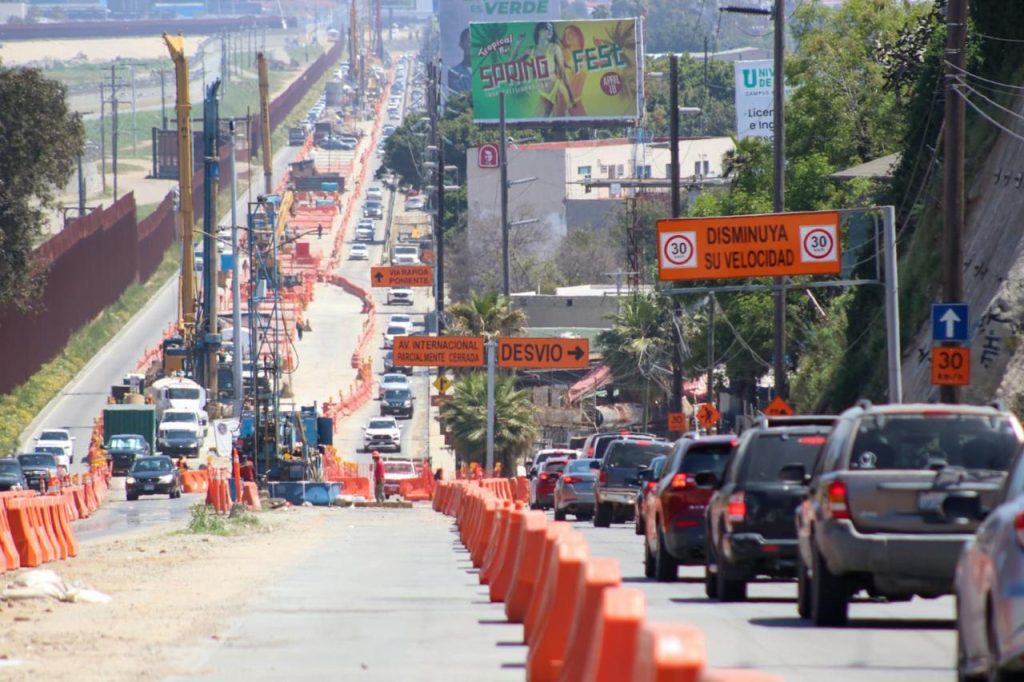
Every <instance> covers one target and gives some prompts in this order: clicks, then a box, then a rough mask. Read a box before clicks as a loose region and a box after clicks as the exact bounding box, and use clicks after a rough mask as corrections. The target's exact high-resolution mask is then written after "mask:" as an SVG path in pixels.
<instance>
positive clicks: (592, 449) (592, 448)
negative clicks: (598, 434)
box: [587, 445, 594, 457]
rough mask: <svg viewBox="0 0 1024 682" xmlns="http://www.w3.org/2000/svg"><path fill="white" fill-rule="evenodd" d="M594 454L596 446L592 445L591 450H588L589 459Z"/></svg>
mask: <svg viewBox="0 0 1024 682" xmlns="http://www.w3.org/2000/svg"><path fill="white" fill-rule="evenodd" d="M593 454H594V446H593V445H591V446H590V447H589V448H587V457H590V456H592V455H593Z"/></svg>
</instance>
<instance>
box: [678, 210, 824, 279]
mask: <svg viewBox="0 0 1024 682" xmlns="http://www.w3.org/2000/svg"><path fill="white" fill-rule="evenodd" d="M841 252H842V250H841V249H840V244H839V213H837V212H836V211H818V212H813V213H766V214H763V215H745V216H728V217H716V218H671V219H668V220H659V221H658V278H659V279H661V280H663V281H689V280H703V279H738V278H744V277H774V276H791V275H837V274H839V266H840V263H841V260H842V258H841Z"/></svg>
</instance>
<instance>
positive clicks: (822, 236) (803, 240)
mask: <svg viewBox="0 0 1024 682" xmlns="http://www.w3.org/2000/svg"><path fill="white" fill-rule="evenodd" d="M838 245H839V240H838V239H837V238H836V226H835V225H801V226H800V262H801V263H823V262H826V261H834V260H836V259H837V258H839V248H838Z"/></svg>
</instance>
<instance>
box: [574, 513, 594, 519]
mask: <svg viewBox="0 0 1024 682" xmlns="http://www.w3.org/2000/svg"><path fill="white" fill-rule="evenodd" d="M592 518H594V514H593V513H592V512H581V513H579V514H576V520H577V521H589V520H590V519H592Z"/></svg>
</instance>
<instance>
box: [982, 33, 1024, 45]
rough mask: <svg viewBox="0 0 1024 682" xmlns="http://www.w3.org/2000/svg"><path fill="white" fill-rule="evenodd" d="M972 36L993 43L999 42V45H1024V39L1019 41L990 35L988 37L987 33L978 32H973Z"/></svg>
mask: <svg viewBox="0 0 1024 682" xmlns="http://www.w3.org/2000/svg"><path fill="white" fill-rule="evenodd" d="M974 35H976V36H977V37H979V38H984V39H985V40H995V41H997V42H1000V43H1021V44H1024V39H1021V38H1002V37H1000V36H992V35H989V34H987V33H978V32H975V33H974Z"/></svg>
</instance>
